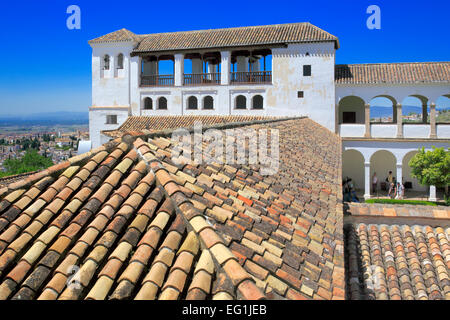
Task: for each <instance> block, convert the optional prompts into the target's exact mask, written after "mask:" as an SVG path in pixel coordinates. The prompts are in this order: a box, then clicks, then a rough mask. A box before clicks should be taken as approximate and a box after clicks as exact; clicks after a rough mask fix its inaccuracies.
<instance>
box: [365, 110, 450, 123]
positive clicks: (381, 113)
mask: <svg viewBox="0 0 450 320" xmlns="http://www.w3.org/2000/svg"><path fill="white" fill-rule="evenodd" d="M392 111H393V110H392V107H382V106H371V107H370V121H371V122H392V121H393V119H392V117H393V112H392ZM429 114H430V110H428V122H430V116H429ZM403 122H422V107H417V106H403ZM436 122H438V123H449V122H450V112H449V110H448V109H445V108H443V109H438V108H436Z"/></svg>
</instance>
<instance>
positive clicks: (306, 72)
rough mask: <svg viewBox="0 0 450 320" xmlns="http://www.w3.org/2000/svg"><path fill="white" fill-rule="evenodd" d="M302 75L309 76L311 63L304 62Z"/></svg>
mask: <svg viewBox="0 0 450 320" xmlns="http://www.w3.org/2000/svg"><path fill="white" fill-rule="evenodd" d="M303 76H304V77H310V76H311V65H310V64H305V65H304V66H303Z"/></svg>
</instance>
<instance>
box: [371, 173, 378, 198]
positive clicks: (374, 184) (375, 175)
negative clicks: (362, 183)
mask: <svg viewBox="0 0 450 320" xmlns="http://www.w3.org/2000/svg"><path fill="white" fill-rule="evenodd" d="M377 183H378V178H377V173H376V172H374V173H373V177H372V193H373V194H376V193H377Z"/></svg>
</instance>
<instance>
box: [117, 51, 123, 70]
mask: <svg viewBox="0 0 450 320" xmlns="http://www.w3.org/2000/svg"><path fill="white" fill-rule="evenodd" d="M117 69H123V54H122V53H119V55H118V56H117Z"/></svg>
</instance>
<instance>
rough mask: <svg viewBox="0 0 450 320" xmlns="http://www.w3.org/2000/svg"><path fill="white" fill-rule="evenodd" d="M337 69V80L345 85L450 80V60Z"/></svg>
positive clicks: (354, 65) (342, 66)
mask: <svg viewBox="0 0 450 320" xmlns="http://www.w3.org/2000/svg"><path fill="white" fill-rule="evenodd" d="M335 69H336V70H335V82H336V83H337V84H344V85H348V84H375V83H378V84H379V83H386V84H406V83H449V82H450V62H411V63H374V64H344V65H336V67H335Z"/></svg>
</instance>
